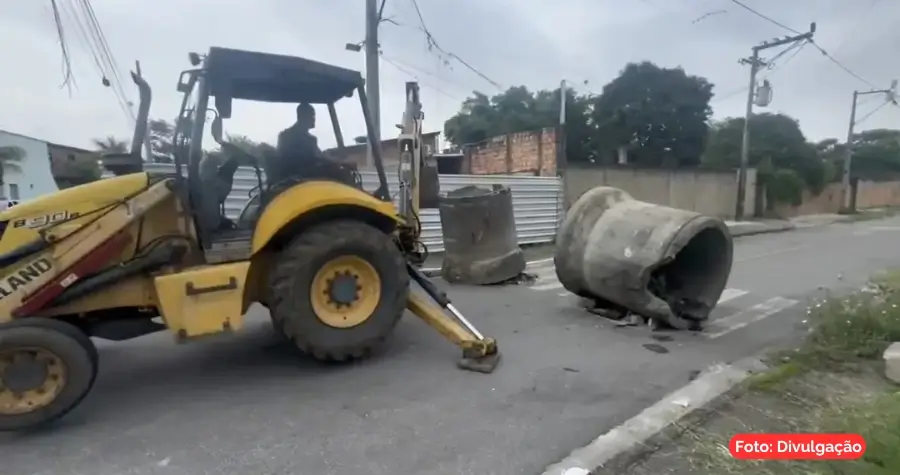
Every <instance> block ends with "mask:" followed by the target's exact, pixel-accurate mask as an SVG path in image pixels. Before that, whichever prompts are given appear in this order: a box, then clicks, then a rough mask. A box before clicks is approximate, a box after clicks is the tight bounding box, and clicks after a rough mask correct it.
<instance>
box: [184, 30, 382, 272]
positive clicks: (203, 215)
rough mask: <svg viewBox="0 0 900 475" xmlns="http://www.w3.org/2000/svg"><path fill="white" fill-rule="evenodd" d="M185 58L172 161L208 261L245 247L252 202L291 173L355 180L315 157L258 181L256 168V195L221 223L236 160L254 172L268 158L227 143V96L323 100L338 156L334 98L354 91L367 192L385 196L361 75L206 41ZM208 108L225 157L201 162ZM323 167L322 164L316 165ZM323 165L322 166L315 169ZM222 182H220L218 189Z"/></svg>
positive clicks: (254, 215)
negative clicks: (368, 162) (372, 176)
mask: <svg viewBox="0 0 900 475" xmlns="http://www.w3.org/2000/svg"><path fill="white" fill-rule="evenodd" d="M190 57H191V62H192V63H194V65H195V66H200V67H199V68H198V69H194V70H188V71H184V72H183V73H182V74H181V77H180V79H179V84H178V90H179V91H181V92H183V93H184V94H185V100H184V101H183V103H182V104H183V105H182V110H181V113H180V114H179V117H180V119H179V121H178V124H177V125H176V136H175V143H176V144H179V145H180V146H176V153H175V160H176V166H178V167H182V166H184V167H186V168H187V187H186V188H187V189H188V190H189V198H190V202H191V204H192V205H193V208H194V210H193V212H194V215H195V218H196V225H197V228H198V233H199V236H200V242H201V243H202V246H203V248H204V249H205V250H207V251H212V252H210V253H209V257H211V258H212V259H213V260H216V259H219V258H220V257H221V256H220V254H222V253H220V252H218V250H220V249H225V248H228V249H237V248H240V247H244V248H246V245H243V246H242V245H241V243H244V244H247V243H249V241H250V240H251V239H252V231H253V230H254V227H255V225H256V222H257V220H258V218H259V217H260V209H261V208H263V207H265V206H266V205H268V204H269V202H270V201H271V200H272V199H273V198H274V197H275V196H276V195H277V194H279V193H280V192H281V191H284V190H285V189H286V188H289V187H290V185H291V184H293V183H296V182H297V181H298V180H300V179H306V180H308V179H313V178H320V179H321V178H328V179H337V181H342V182H344V183H345V184H350V185H353V184H356V185H357V186H361V184H360V183H358V180H356V181H357V182H356V183H354V182H353V181H352V179H353V178H354V175H355V173H354V172H353V170H352V168H353V167H349V166H346V165H340V164H339V163H340V162H339V161H337V162H334V163H322V164H320V165H321V166H318V167H316V166H313V165H312V164H311V165H310V166H309V168H310V169H309V170H308V171H309V173H308V174H305V175H304V176H292V177H268V176H267V177H266V178H267V182H266V183H263V179H262V174H261V173H257V177H258V180H259V183H258V184H259V194H258V196H256V197H254V198H255V200H254V201H253V202H252V203H251V204H250V206H249V210H245V213H243V214H242V216H241V219H240V220H239V221H238V223H237V224H238V229H229V226H225V227H223V226H222V221H221V219H220V218H221V217H222V216H221V215H222V213H221V204H222V203H221V202H223V201H224V199H225V198H226V197H227V195H228V191H230V185H231V176H232V175H233V174H234V172H235V167H236V165H237V164H244V165H251V166H254V167H255V168H256V169H257V171H258V172H260V171H261V169H263V168H266V167H265V160H266V159H267V158H271V157H256V156H252V155H251V154H249V153H248V152H247V151H245V150H243V149H241V148H239V147H236V146H234V145H232V144H230V143H229V142H228V141H226V140H225V138H224V137H223V135H224V132H223V128H224V127H223V124H224V121H225V120H226V119H229V118H231V116H232V104H233V101H234V100H245V101H252V102H269V103H288V104H292V105H297V104H301V103H306V104H312V105H325V106H326V107H327V109H328V115H329V117H330V119H331V125H332V128H333V130H334V136H335V141H336V142H337V150H338V155H341V154H342V151H343V149H344V140H343V134H342V131H341V126H340V122H339V120H338V116H337V111H336V109H335V103H336V102H337V101H339V100H342V99H352V98H353V96H354V95H356V96H357V98H358V100H359V103H360V106H361V109H362V115H363V118H364V119H365V124H366V135H367V139H368V141H369V143H372V144H375V147H374V149H373V157H374V161H375V168H376V171H377V173H378V178H379V186H378V188H377V189H376V190H374V193H373V194H372V196H373V197H375V198H376V199H378V200H380V201H383V202H390V192H389V186H388V183H387V179H386V177H385V172H384V166H383V161H382V157H381V149H380V139H379V138H378V134H376V133H375V131H374V129H373V127H372V121H371V118H370V114H369V110H368V102H367V100H366V95H365V89H364V80H363V78H362V76H361V75H360V74H359V72H357V71H352V70H349V69H344V68H340V67H337V66H331V65H327V64H323V63H319V62H316V61H312V60H308V59H304V58H297V57H291V56H283V55H275V54H267V53H257V52H251V51H242V50H235V49H227V48H211V49H210V50H209V52H208V53H207V54H206V55H205V56H200V55H197V54H191V55H190ZM190 100H193V103H190V102H189V101H190ZM208 113H212V114H213V116H214V118H213V121H212V124H211V127H210V134H211V135H212V137H213V138H214V140H215V141H216V142H217V143H218V144H219V145H220V146H221V147H222V149H223V151H224V152H225V154H226V155H227V156H228V157H229V159H230V160H231V163H230V164H226V165H222V164H209V165H208V166H205V167H204V166H203V165H204V164H203V158H204V156H205V155H206V154H205V153H204V151H203V145H204V144H203V136H204V129H205V126H206V120H207V114H208ZM305 158H306V157H288V158H287V159H297V160H303V159H305ZM334 158H336V159H339V158H340V157H334ZM323 166H324V167H325V168H328V170H322V167H323ZM313 168H316V169H313ZM323 171H324V172H325V173H322V172H323ZM329 172H331V173H329ZM336 175H337V176H336ZM346 177H351V180H347V179H346ZM341 178H345V179H343V180H342V179H341ZM216 185H218V186H216ZM223 186H224V188H225V189H221V188H222V187H223ZM226 254H227V253H226Z"/></svg>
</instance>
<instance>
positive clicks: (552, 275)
mask: <svg viewBox="0 0 900 475" xmlns="http://www.w3.org/2000/svg"><path fill="white" fill-rule="evenodd" d="M531 271H532V273H534V274H535V275H536V276H537V282H542V281H543V283H538V284H534V285H532V286H530V287H529V288H530V289H531V290H536V291H546V290H558V289H562V288H563V285H562V283H561V282H560V281H559V279H558V278H557V277H556V269H554V268H553V267H547V266H541V267H539V268H537V269H532V270H531ZM747 293H748V292H747V291H746V290H741V289H731V288H728V289H725V290H724V291H722V296H721V297H719V302H718V304H722V303H725V302H727V301H729V300H734V299H736V298H738V297H742V296H744V295H747ZM556 295H557V296H559V297H566V296H568V295H569V293H568V292H558V293H557V294H556Z"/></svg>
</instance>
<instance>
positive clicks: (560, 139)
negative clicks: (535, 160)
mask: <svg viewBox="0 0 900 475" xmlns="http://www.w3.org/2000/svg"><path fill="white" fill-rule="evenodd" d="M567 97H568V94H567V93H566V80H565V79H563V80H561V81H560V82H559V125H558V126H557V127H556V176H557V177H559V178H560V179H561V180H562V181H561V184H562V193H561V194H562V199H559V200H557V217H558V218H559V219H560V220H562V218H563V217H564V216H565V211H566V208H567V207H568V206H569V202H568V199H569V193H568V190H569V187H568V186H567V185H566V168H567V167H568V166H569V161H568V160H567V158H566V153H567V152H566V100H567ZM538 173H540V170H538ZM560 222H562V221H560Z"/></svg>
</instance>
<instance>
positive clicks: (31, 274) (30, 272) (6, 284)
mask: <svg viewBox="0 0 900 475" xmlns="http://www.w3.org/2000/svg"><path fill="white" fill-rule="evenodd" d="M52 268H53V264H52V263H50V259H46V258H40V259H38V260H36V261H34V262H32V263H31V264H28V265H27V266H25V267H22V268H20V269H19V270H15V271H13V272H12V274H9V275H8V276H6V277H4V278H3V280H2V281H0V300H2V299H5V298H6V297H9V296H10V295H11V294H12V293H13V292H15V291H16V290H17V289H18V288H19V287H22V286H23V285H26V284H28V283H29V282H31V281H33V280H34V279H37V278H38V277H40V276H42V275H44V274H46V273H47V272H49V271H50V269H52Z"/></svg>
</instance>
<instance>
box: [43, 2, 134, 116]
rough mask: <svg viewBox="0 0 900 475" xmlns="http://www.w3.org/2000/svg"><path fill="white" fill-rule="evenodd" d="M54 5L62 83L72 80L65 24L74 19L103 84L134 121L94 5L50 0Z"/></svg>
mask: <svg viewBox="0 0 900 475" xmlns="http://www.w3.org/2000/svg"><path fill="white" fill-rule="evenodd" d="M51 6H52V7H53V17H54V23H55V25H56V30H57V36H58V39H59V42H60V48H61V50H62V52H63V61H64V64H65V66H64V73H63V75H64V85H66V86H68V87H70V92H71V86H72V85H74V84H75V78H74V75H73V73H72V68H71V55H70V52H69V38H68V35H67V32H66V28H65V24H66V23H67V22H68V23H74V26H75V28H76V30H77V32H78V33H79V36H80V40H81V41H82V42H83V43H84V46H85V47H86V48H87V50H88V52H89V53H90V55H91V58H92V59H93V61H94V66H95V68H96V69H97V72H98V73H99V74H100V76H101V77H102V78H103V83H104V85H105V86H111V89H112V92H113V95H114V97H115V98H116V101H117V103H118V106H119V108H120V109H121V110H122V112H123V113H124V114H125V116H126V118H128V119H129V120H130V121H131V122H132V123H134V122H135V120H136V119H135V117H134V112H133V111H132V110H131V108H130V107H129V104H130V101H129V100H128V94H127V93H126V92H125V90H124V88H123V86H122V81H121V77H120V75H119V72H118V70H119V67H118V63H117V62H116V59H115V56H113V54H112V50H111V49H110V47H109V42H108V41H107V39H106V35H105V34H104V32H103V29H102V27H101V26H100V22H99V20H98V19H97V15H96V13H95V12H94V8H93V5H91V3H90V0H51Z"/></svg>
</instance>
